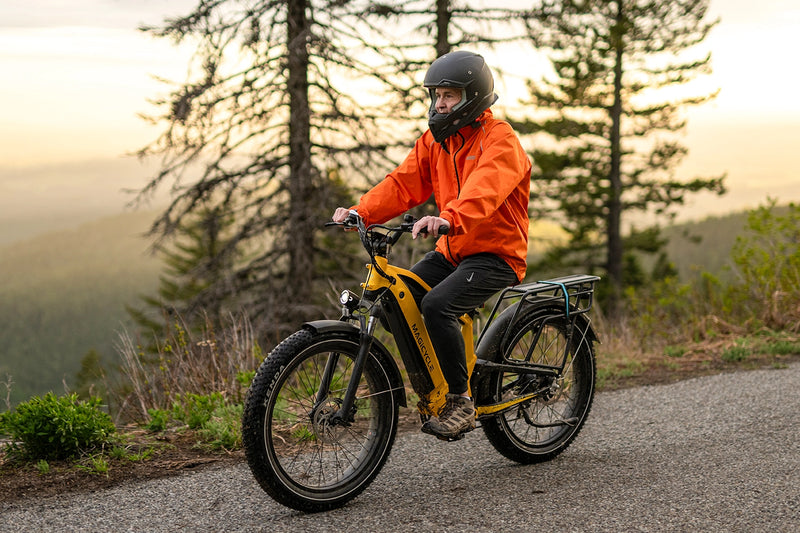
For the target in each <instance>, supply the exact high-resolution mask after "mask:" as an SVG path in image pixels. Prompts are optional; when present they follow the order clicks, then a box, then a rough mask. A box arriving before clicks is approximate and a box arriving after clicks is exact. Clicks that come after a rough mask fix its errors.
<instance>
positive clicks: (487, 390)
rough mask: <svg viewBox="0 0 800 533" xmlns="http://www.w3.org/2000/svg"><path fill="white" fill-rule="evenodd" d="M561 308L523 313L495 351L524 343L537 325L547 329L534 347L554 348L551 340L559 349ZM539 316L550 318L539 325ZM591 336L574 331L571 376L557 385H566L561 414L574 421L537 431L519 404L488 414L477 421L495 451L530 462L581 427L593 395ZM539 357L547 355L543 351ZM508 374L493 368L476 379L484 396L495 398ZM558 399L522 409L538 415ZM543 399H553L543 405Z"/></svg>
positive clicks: (550, 454) (554, 450)
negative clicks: (518, 406) (545, 346)
mask: <svg viewBox="0 0 800 533" xmlns="http://www.w3.org/2000/svg"><path fill="white" fill-rule="evenodd" d="M562 312H563V309H562V310H546V309H544V310H543V309H538V310H533V311H531V312H528V313H526V314H525V315H524V316H523V317H521V318H520V319H519V320H516V321H515V323H514V324H512V325H511V327H510V330H509V337H508V338H509V341H508V342H507V343H506V345H505V347H504V349H503V350H501V351H500V352H499V353H506V354H511V353H513V352H514V349H515V347H516V346H518V345H519V344H520V343H523V342H525V339H526V337H527V338H530V335H531V334H533V333H535V330H536V329H537V328H542V327H544V328H547V331H546V332H543V333H544V335H545V337H546V338H545V337H542V338H541V339H540V342H539V343H537V346H538V345H539V344H541V343H543V342H544V343H553V344H552V346H553V347H554V348H555V344H558V349H560V348H561V347H563V343H565V342H567V334H568V333H567V332H568V326H567V324H568V322H567V320H568V319H567V318H566V317H564V316H563V315H562V316H558V315H560V314H561V313H562ZM544 316H548V317H549V318H548V319H547V320H546V321H545V322H544V325H543V326H542V318H543V317H544ZM580 323H581V324H583V325H584V326H585V327H586V328H588V323H586V322H585V321H581V322H580ZM555 337H558V338H555ZM592 340H593V338H592V337H589V338H587V336H586V335H582V334H581V333H580V332H574V333H573V339H572V345H573V346H572V349H571V352H572V353H571V355H570V357H571V366H570V363H568V365H567V366H568V367H569V369H568V372H569V375H568V376H566V379H569V380H571V381H570V382H569V383H566V381H565V382H562V386H568V387H569V389H570V390H569V391H563V390H562V391H560V393H561V394H565V397H564V407H563V409H564V410H563V412H562V413H561V416H562V417H563V418H571V417H575V418H577V420H576V422H575V423H574V424H573V425H562V426H559V427H557V428H551V429H547V430H545V429H544V428H542V429H541V430H538V431H537V428H535V427H534V426H531V425H530V424H528V423H527V422H526V420H525V418H524V417H522V416H521V414H522V413H521V411H520V410H519V409H515V410H511V411H508V412H505V413H500V414H498V415H497V416H495V417H493V418H490V419H487V420H484V421H483V423H482V427H483V431H484V433H485V434H486V438H487V439H488V440H489V442H490V443H491V444H492V446H493V447H494V448H495V449H496V450H497V451H498V452H500V454H502V455H503V456H505V457H507V458H508V459H511V460H512V461H516V462H518V463H523V464H533V463H541V462H546V461H550V460H552V459H553V458H555V457H556V456H557V455H559V454H560V453H561V452H563V451H564V450H566V449H567V448H568V447H569V445H570V444H571V443H572V441H573V440H574V439H575V437H576V436H577V435H578V433H579V432H580V430H581V428H582V427H583V425H584V422H585V421H586V418H587V416H588V415H589V411H590V410H591V407H592V400H593V398H594V389H595V379H596V363H595V355H594V346H593V342H592ZM526 348H527V347H526ZM554 351H556V350H554ZM542 357H546V356H544V355H542ZM534 359H537V357H536V356H535V357H534ZM540 362H545V361H540ZM546 362H547V363H549V364H553V363H554V361H552V360H550V361H546ZM509 376H510V375H509V374H506V373H503V372H498V373H492V374H489V375H487V376H485V377H484V378H483V379H481V380H480V382H479V383H478V390H479V391H480V395H481V397H482V398H483V399H484V401H487V402H496V401H499V400H500V397H501V395H502V392H501V391H502V388H503V386H504V380H506V381H508V380H509V379H510V378H509ZM512 376H513V375H512ZM567 393H569V394H568V397H567V396H566V394H567ZM559 401H560V400H559V399H558V398H550V399H549V400H548V399H542V400H540V401H534V402H532V403H531V404H530V406H529V407H528V409H527V411H528V412H527V413H526V414H527V415H528V416H534V417H537V416H538V415H540V414H545V415H546V414H547V413H548V410H550V409H553V408H554V407H555V409H561V408H562V406H560V405H559ZM548 402H553V403H552V404H551V405H548ZM555 409H554V410H555ZM554 414H555V413H554ZM556 418H557V416H556Z"/></svg>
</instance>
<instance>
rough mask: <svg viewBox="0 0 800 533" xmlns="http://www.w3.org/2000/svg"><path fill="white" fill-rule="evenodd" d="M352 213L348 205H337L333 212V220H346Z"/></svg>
mask: <svg viewBox="0 0 800 533" xmlns="http://www.w3.org/2000/svg"><path fill="white" fill-rule="evenodd" d="M349 214H350V210H349V209H347V208H346V207H337V208H336V211H334V212H333V216H332V217H331V220H333V221H334V222H344V221H345V219H346V218H347V216H348V215H349Z"/></svg>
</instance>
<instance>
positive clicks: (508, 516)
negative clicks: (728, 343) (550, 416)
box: [0, 363, 800, 533]
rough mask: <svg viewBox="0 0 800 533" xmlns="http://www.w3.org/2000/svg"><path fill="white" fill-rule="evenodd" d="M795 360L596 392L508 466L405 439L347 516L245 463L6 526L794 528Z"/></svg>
mask: <svg viewBox="0 0 800 533" xmlns="http://www.w3.org/2000/svg"><path fill="white" fill-rule="evenodd" d="M799 385H800V364H798V363H795V364H792V365H789V366H788V367H787V368H782V369H766V370H756V371H749V372H736V373H731V374H720V375H715V376H707V377H702V378H696V379H692V380H687V381H682V382H679V383H675V384H671V385H661V386H649V387H640V388H635V389H627V390H622V391H616V392H608V393H601V394H598V395H597V397H596V398H595V404H594V407H593V409H592V413H591V414H590V417H589V420H588V422H587V424H586V426H585V427H584V429H583V431H582V432H581V434H580V435H579V436H578V438H577V439H576V441H575V442H574V443H573V444H572V446H571V447H570V448H569V449H568V450H567V451H566V452H564V453H563V454H562V455H561V456H560V457H558V458H557V459H556V460H554V461H551V462H549V463H546V464H541V465H532V466H521V465H517V464H515V463H512V462H510V461H508V460H506V459H504V458H503V457H502V456H500V455H499V454H498V453H497V452H495V451H494V449H493V448H491V446H490V445H489V444H488V442H487V441H486V439H485V438H484V436H483V433H482V432H481V431H475V432H472V433H470V434H468V435H467V437H466V438H465V439H464V440H462V441H459V442H455V443H444V442H440V441H438V440H436V439H433V438H431V437H430V436H427V435H423V434H407V435H402V436H401V437H400V438H398V440H397V442H396V443H395V447H394V449H393V451H392V455H391V457H390V458H389V461H388V462H387V464H386V466H385V467H384V469H383V471H382V472H381V474H380V475H379V476H378V478H377V479H376V481H375V482H374V483H373V484H372V485H371V486H370V487H369V488H368V489H367V490H366V491H365V492H364V493H363V494H362V495H361V496H360V497H358V498H357V499H356V500H354V501H353V502H351V503H350V504H349V505H347V506H345V507H344V508H342V509H338V510H335V511H331V512H327V513H320V514H313V515H304V514H301V513H297V512H295V511H292V510H290V509H287V508H284V507H282V506H280V505H278V504H276V503H275V502H273V501H272V500H270V499H269V498H268V497H267V496H266V495H265V494H264V493H263V492H262V491H261V489H260V488H259V487H258V486H257V485H256V483H255V481H254V480H253V478H252V476H251V475H250V473H249V470H248V468H247V466H246V465H244V464H240V465H236V466H233V467H230V466H228V467H224V468H222V467H210V468H207V469H204V470H202V471H199V472H191V473H186V474H184V475H180V476H176V477H171V478H166V479H161V480H153V481H146V482H139V483H131V484H126V485H123V486H118V487H115V488H113V489H109V490H105V491H101V492H97V493H88V494H64V495H62V496H59V497H50V498H44V499H41V500H28V501H23V502H17V503H13V504H0V531H3V532H5V531H15V532H27V531H36V532H41V531H98V532H100V531H137V532H138V531H153V532H155V531H170V532H173V531H271V532H284V531H285V532H290V531H291V532H297V533H300V532H317V531H331V532H333V531H335V532H346V531H381V532H387V531H402V532H417V531H419V532H425V533H428V532H430V531H437V530H448V531H470V532H497V531H540V530H546V531H614V532H617V531H705V532H711V531H748V532H762V531H763V532H789V531H792V532H794V531H797V530H800V418H798V413H799V412H800V392H798V386H799Z"/></svg>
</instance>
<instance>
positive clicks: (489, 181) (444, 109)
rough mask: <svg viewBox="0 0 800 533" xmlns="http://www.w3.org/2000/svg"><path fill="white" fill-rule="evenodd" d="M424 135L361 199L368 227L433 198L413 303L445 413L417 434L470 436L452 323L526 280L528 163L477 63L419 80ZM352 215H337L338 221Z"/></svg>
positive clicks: (455, 55)
mask: <svg viewBox="0 0 800 533" xmlns="http://www.w3.org/2000/svg"><path fill="white" fill-rule="evenodd" d="M424 86H425V87H426V88H427V89H428V90H429V92H430V98H431V105H430V110H429V112H428V116H429V118H428V126H429V129H428V130H427V131H426V132H425V133H424V134H423V135H422V136H421V137H420V138H419V139H417V141H416V143H415V144H414V148H413V149H412V150H411V153H410V154H409V155H408V156H407V157H406V159H405V161H403V163H402V164H401V165H400V166H399V167H397V168H396V169H395V170H394V171H392V172H390V173H389V174H388V175H387V176H386V177H385V179H384V180H383V181H381V182H380V183H379V184H377V185H376V186H375V187H374V188H372V189H371V190H370V191H368V192H367V193H366V194H364V195H363V196H362V197H361V200H360V202H359V203H358V205H356V206H353V207H352V208H350V209H355V210H356V211H357V212H358V214H359V215H360V216H361V217H362V218H363V219H364V222H365V223H366V224H375V223H383V222H386V221H388V220H389V219H391V218H394V217H395V216H397V215H399V214H401V213H403V212H405V211H407V210H408V209H410V208H412V207H414V206H417V205H420V204H422V203H423V202H425V201H426V200H427V199H428V198H429V197H430V196H431V194H433V195H434V198H435V200H436V206H437V208H438V210H439V214H438V216H424V217H422V218H420V219H419V220H418V221H417V222H416V224H414V227H413V229H412V232H411V235H412V237H413V238H415V239H416V238H417V236H418V235H420V231H421V230H423V229H425V230H427V233H424V232H423V235H424V236H425V237H427V236H428V235H436V234H437V233H438V232H439V229H440V228H449V232H448V233H447V235H444V236H442V237H440V238H439V239H438V241H437V243H436V249H435V251H431V252H428V253H427V254H426V255H425V257H424V258H423V259H422V260H421V261H420V262H418V263H417V264H416V265H414V266H413V267H412V268H411V270H412V272H414V273H415V274H417V275H418V276H419V277H420V278H422V279H423V280H424V281H425V282H426V283H427V284H428V285H430V286H431V287H432V289H431V291H430V292H428V293H427V294H425V295H424V297H422V299H421V302H419V297H420V296H421V295H415V297H416V298H417V300H418V303H420V309H421V310H422V314H423V316H424V319H425V324H426V326H427V329H428V332H429V334H430V338H431V342H432V343H433V348H434V350H435V351H436V355H437V357H438V359H439V365H440V366H441V368H442V373H443V374H444V378H445V380H446V381H447V384H448V390H449V392H448V393H447V395H446V404H445V407H444V408H443V409H442V411H441V412H440V413H439V416H438V417H436V418H431V419H430V420H428V421H427V422H426V423H425V424H424V425H423V426H422V431H424V432H426V433H430V434H434V435H438V436H440V437H444V438H453V437H457V436H458V435H460V434H461V433H463V432H465V431H469V430H471V429H473V428H474V427H475V406H474V403H473V400H472V398H470V396H469V394H468V381H469V376H468V374H467V365H466V356H465V347H464V339H463V337H462V335H461V326H460V324H459V322H458V317H460V316H461V315H463V314H464V313H467V312H469V311H472V310H473V309H475V308H476V307H479V306H481V305H482V304H483V303H484V302H485V301H486V300H487V299H488V298H490V297H491V296H492V295H493V294H495V293H496V292H498V291H499V290H501V289H503V288H504V287H506V286H508V285H512V284H515V283H518V282H519V281H521V280H522V278H523V277H524V276H525V269H526V266H527V250H528V198H529V194H530V193H529V191H530V173H531V163H530V160H529V159H528V156H527V155H526V153H525V151H524V150H523V148H522V146H521V145H520V143H519V139H518V138H517V136H516V134H515V133H514V131H513V129H512V128H511V126H510V125H509V124H508V123H507V122H505V121H502V120H498V119H495V118H494V116H493V114H492V111H491V109H489V107H490V106H491V105H492V104H494V102H495V101H496V100H497V95H496V94H495V93H494V80H493V78H492V73H491V70H490V69H489V67H488V66H487V65H486V62H485V61H484V59H483V57H481V56H480V55H478V54H474V53H472V52H467V51H457V52H451V53H449V54H445V55H443V56H441V57H439V58H438V59H437V60H436V61H434V62H433V64H431V66H430V68H429V69H428V72H427V73H426V74H425V80H424ZM348 214H349V209H347V208H344V207H339V208H337V209H336V211H335V212H334V214H333V217H332V218H333V220H334V221H336V222H342V221H344V220H345V219H346V218H347V215H348Z"/></svg>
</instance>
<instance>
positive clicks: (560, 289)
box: [477, 274, 600, 345]
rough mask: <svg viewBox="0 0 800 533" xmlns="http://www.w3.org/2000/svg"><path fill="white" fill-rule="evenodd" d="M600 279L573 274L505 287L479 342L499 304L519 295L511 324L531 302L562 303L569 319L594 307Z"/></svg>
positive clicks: (495, 315) (494, 316) (496, 313)
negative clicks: (595, 289) (596, 288)
mask: <svg viewBox="0 0 800 533" xmlns="http://www.w3.org/2000/svg"><path fill="white" fill-rule="evenodd" d="M599 280H600V277H598V276H591V275H588V274H573V275H570V276H562V277H559V278H552V279H547V280H541V281H536V282H532V283H523V284H522V285H515V286H511V287H506V288H505V289H503V291H502V292H501V293H500V295H499V296H498V298H497V302H495V304H494V307H492V311H491V313H490V314H489V319H488V321H487V323H486V326H484V327H483V328H482V331H481V335H480V337H479V338H478V342H477V344H478V345H480V342H481V340H482V339H483V336H484V334H485V333H486V331H487V330H488V329H489V325H490V324H491V323H492V321H494V319H495V318H496V317H497V315H498V311H499V310H500V308H501V307H502V306H503V305H504V304H505V303H507V302H508V301H509V300H512V299H516V298H518V299H519V305H517V308H516V309H515V310H514V316H513V317H512V319H511V320H510V321H509V325H511V324H514V323H515V321H516V320H517V317H518V315H519V314H520V313H521V312H522V311H523V310H524V309H527V308H529V307H528V306H529V305H534V304H535V305H542V304H550V303H556V304H557V305H558V306H563V309H564V311H563V316H564V317H565V318H567V319H570V318H572V319H573V321H574V319H575V316H576V315H581V314H584V313H587V312H588V311H589V310H590V309H591V308H592V303H593V301H594V284H595V283H596V282H597V281H599ZM507 334H508V331H506V332H505V333H504V335H503V343H502V344H505V340H506V339H505V336H506V335H507ZM537 340H538V339H537Z"/></svg>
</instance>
